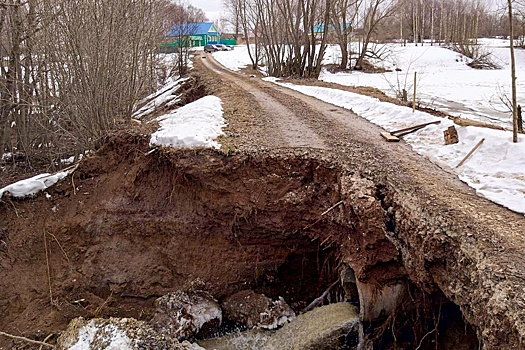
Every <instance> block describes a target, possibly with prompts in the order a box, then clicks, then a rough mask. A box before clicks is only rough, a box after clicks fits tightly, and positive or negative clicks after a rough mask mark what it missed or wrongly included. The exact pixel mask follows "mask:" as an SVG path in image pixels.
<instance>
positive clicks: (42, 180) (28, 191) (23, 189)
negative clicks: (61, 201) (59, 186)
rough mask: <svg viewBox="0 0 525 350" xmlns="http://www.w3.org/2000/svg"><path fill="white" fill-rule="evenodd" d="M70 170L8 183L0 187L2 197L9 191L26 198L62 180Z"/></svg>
mask: <svg viewBox="0 0 525 350" xmlns="http://www.w3.org/2000/svg"><path fill="white" fill-rule="evenodd" d="M67 174H68V172H67V171H64V172H59V173H56V174H48V173H45V174H40V175H36V176H33V177H31V178H29V179H25V180H21V181H18V182H15V183H14V184H11V185H8V186H6V187H4V188H2V189H0V198H2V196H3V195H4V193H5V192H9V194H10V195H11V196H12V197H17V198H24V197H28V196H32V195H35V194H37V193H38V192H40V191H43V190H45V189H47V188H49V187H51V186H53V185H54V184H56V183H57V182H58V181H60V180H62V179H63V178H65V177H66V176H67Z"/></svg>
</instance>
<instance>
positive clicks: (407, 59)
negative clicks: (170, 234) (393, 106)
mask: <svg viewBox="0 0 525 350" xmlns="http://www.w3.org/2000/svg"><path fill="white" fill-rule="evenodd" d="M479 43H480V44H483V49H482V50H483V51H485V52H490V53H491V57H492V60H493V62H494V63H496V64H497V65H498V66H500V67H501V68H502V69H497V70H478V69H473V68H470V67H469V66H467V64H466V63H468V62H469V61H470V59H468V58H467V57H465V56H462V55H460V54H458V53H456V52H454V51H452V50H449V49H446V48H443V47H439V46H430V44H425V46H417V47H416V46H414V45H413V44H409V45H408V46H406V47H402V46H400V45H399V44H386V45H378V49H379V50H381V51H383V52H385V60H384V61H383V62H381V65H383V66H384V67H385V68H388V69H390V70H392V72H388V73H381V74H367V73H362V72H352V73H337V74H331V73H329V72H326V71H325V72H323V74H322V76H321V77H320V80H323V81H326V82H334V83H338V84H342V85H348V86H372V87H376V88H378V89H380V90H382V91H384V92H385V93H386V94H388V95H391V96H395V95H396V93H397V92H399V91H401V90H402V89H406V90H407V91H408V94H409V96H412V92H413V85H414V84H413V82H414V72H417V79H416V81H417V84H416V85H417V93H416V97H417V100H418V102H419V103H420V104H421V105H423V106H425V107H432V108H435V109H438V110H442V111H443V112H445V113H448V114H451V115H455V116H461V117H465V118H469V119H474V120H480V121H484V122H488V123H492V124H497V125H500V126H503V127H506V128H509V129H510V128H512V118H511V114H510V112H508V107H507V106H505V104H504V103H502V101H501V99H502V98H503V99H505V98H510V82H511V79H510V50H509V41H508V40H503V39H480V40H479ZM339 57H340V51H339V49H338V47H336V46H331V47H330V49H329V50H328V52H327V54H326V56H325V63H335V62H338V60H339ZM376 63H378V62H376ZM516 64H517V67H516V68H517V71H518V79H517V89H518V102H519V103H522V104H525V80H523V79H521V80H520V79H519V77H520V76H521V75H520V72H525V51H523V50H516ZM396 68H398V69H401V71H396V70H395V69H396Z"/></svg>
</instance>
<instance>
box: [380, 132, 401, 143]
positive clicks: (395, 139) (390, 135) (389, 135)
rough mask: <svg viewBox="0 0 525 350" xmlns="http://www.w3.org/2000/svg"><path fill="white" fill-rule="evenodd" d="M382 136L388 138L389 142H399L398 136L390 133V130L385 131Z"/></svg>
mask: <svg viewBox="0 0 525 350" xmlns="http://www.w3.org/2000/svg"><path fill="white" fill-rule="evenodd" d="M381 136H383V138H384V139H385V140H387V141H388V142H399V138H398V137H395V136H394V135H392V134H391V133H389V132H388V131H383V132H382V133H381Z"/></svg>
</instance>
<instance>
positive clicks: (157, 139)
mask: <svg viewBox="0 0 525 350" xmlns="http://www.w3.org/2000/svg"><path fill="white" fill-rule="evenodd" d="M157 120H159V124H160V128H159V130H157V131H156V132H155V133H153V134H152V135H151V139H150V145H151V146H172V147H176V148H195V147H213V148H216V149H219V148H220V147H221V145H220V144H219V143H218V142H217V141H215V139H216V138H217V137H219V136H220V135H222V134H223V131H222V128H223V127H224V126H225V125H226V124H225V121H224V117H223V111H222V101H221V99H220V98H218V97H216V96H205V97H203V98H201V99H199V100H197V101H195V102H192V103H189V104H187V105H185V106H183V107H181V108H179V109H177V110H175V111H172V112H170V113H168V114H165V115H163V116H161V117H158V118H157Z"/></svg>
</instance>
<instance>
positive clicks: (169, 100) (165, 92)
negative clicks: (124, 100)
mask: <svg viewBox="0 0 525 350" xmlns="http://www.w3.org/2000/svg"><path fill="white" fill-rule="evenodd" d="M188 79H189V78H180V79H176V80H169V81H168V83H166V85H164V87H163V88H161V89H160V90H159V91H157V92H155V93H153V94H151V95H149V96H147V97H146V98H144V99H143V100H142V101H140V102H139V104H142V103H146V101H148V102H147V103H146V104H145V105H144V106H142V107H141V108H139V109H138V110H137V111H135V112H134V113H133V118H136V119H142V118H144V117H146V116H148V115H150V114H151V113H153V112H155V110H157V108H159V107H161V106H163V105H165V104H167V105H168V106H173V105H174V104H175V103H177V102H179V101H180V95H175V93H176V92H177V90H178V89H179V88H180V87H181V85H182V83H184V82H185V81H187V80H188Z"/></svg>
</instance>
